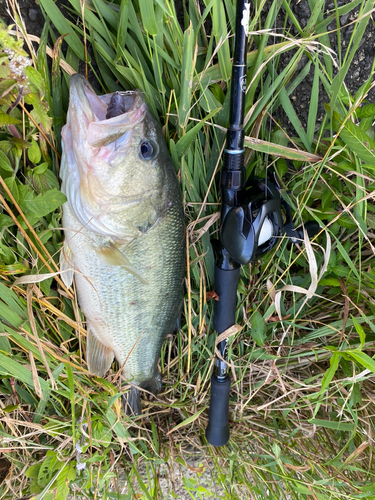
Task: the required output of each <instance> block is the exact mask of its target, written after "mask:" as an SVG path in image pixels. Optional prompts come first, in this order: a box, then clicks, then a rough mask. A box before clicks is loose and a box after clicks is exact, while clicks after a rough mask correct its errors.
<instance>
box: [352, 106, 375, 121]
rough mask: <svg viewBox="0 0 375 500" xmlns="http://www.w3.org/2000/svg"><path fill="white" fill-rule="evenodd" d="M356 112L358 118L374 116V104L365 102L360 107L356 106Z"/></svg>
mask: <svg viewBox="0 0 375 500" xmlns="http://www.w3.org/2000/svg"><path fill="white" fill-rule="evenodd" d="M356 113H357V117H358V118H374V116H375V104H366V105H365V106H363V107H362V108H357V109H356Z"/></svg>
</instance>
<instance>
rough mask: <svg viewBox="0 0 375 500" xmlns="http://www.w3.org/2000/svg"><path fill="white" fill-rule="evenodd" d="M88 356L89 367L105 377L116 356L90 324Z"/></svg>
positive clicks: (93, 371) (88, 330)
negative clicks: (101, 340)
mask: <svg viewBox="0 0 375 500" xmlns="http://www.w3.org/2000/svg"><path fill="white" fill-rule="evenodd" d="M86 357H87V366H88V369H89V370H90V372H92V373H95V374H96V375H98V376H99V377H104V375H105V374H106V373H107V371H108V370H109V368H110V366H111V363H112V361H113V357H114V353H113V351H112V349H110V348H109V347H107V346H105V345H104V344H102V343H101V342H100V340H99V339H98V338H97V336H96V335H95V333H94V331H93V330H92V328H91V327H90V325H89V326H88V328H87V349H86Z"/></svg>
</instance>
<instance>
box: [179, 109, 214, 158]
mask: <svg viewBox="0 0 375 500" xmlns="http://www.w3.org/2000/svg"><path fill="white" fill-rule="evenodd" d="M218 111H219V109H214V110H213V111H212V112H211V113H210V114H209V115H207V116H206V117H205V118H204V119H203V120H201V121H200V122H199V123H197V125H195V126H194V127H193V128H191V129H190V130H189V131H188V132H186V134H184V135H183V136H182V137H181V138H180V139H179V141H178V142H177V144H176V149H177V154H178V156H179V157H180V158H181V156H183V155H184V154H185V153H186V152H187V150H188V149H189V147H190V145H191V143H192V142H193V140H194V138H195V137H196V135H197V134H198V132H199V131H200V130H201V128H202V127H203V126H204V125H205V124H206V123H207V122H208V120H210V119H211V118H212V117H213V116H215V115H216V113H217V112H218Z"/></svg>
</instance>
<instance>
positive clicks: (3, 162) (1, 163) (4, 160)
mask: <svg viewBox="0 0 375 500" xmlns="http://www.w3.org/2000/svg"><path fill="white" fill-rule="evenodd" d="M0 169H1V170H4V171H5V172H9V173H12V174H13V168H12V165H11V163H10V161H9V159H8V157H7V155H6V154H5V153H3V151H0Z"/></svg>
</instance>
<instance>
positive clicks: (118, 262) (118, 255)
mask: <svg viewBox="0 0 375 500" xmlns="http://www.w3.org/2000/svg"><path fill="white" fill-rule="evenodd" d="M100 256H101V257H102V259H103V260H104V262H105V263H106V264H107V265H109V266H119V267H122V268H123V269H125V270H126V271H128V273H130V274H132V275H133V276H135V277H136V278H137V279H139V281H140V282H141V283H143V284H144V285H148V281H147V280H145V279H144V278H143V276H141V275H140V274H139V273H138V271H137V270H136V269H135V268H134V267H133V266H132V265H131V263H130V261H129V259H128V258H127V257H126V255H125V254H123V253H122V252H121V251H120V250H119V249H118V248H117V247H116V246H115V245H114V244H113V243H110V244H109V245H108V246H107V247H105V248H103V249H101V250H100Z"/></svg>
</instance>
